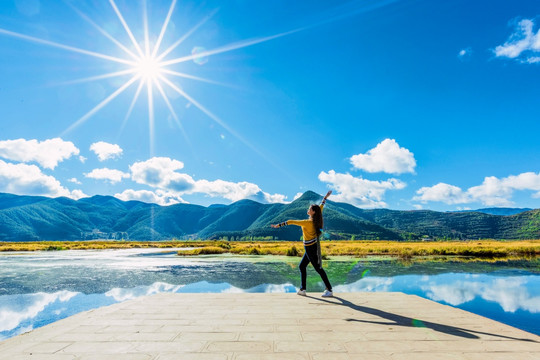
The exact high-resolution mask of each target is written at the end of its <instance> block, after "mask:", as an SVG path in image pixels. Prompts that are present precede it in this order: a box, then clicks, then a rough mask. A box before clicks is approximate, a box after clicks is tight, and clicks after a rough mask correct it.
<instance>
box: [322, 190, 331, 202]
mask: <svg viewBox="0 0 540 360" xmlns="http://www.w3.org/2000/svg"><path fill="white" fill-rule="evenodd" d="M330 194H332V190H329V191H328V192H327V193H326V195H324V200H326V199H328V197H329V196H330Z"/></svg>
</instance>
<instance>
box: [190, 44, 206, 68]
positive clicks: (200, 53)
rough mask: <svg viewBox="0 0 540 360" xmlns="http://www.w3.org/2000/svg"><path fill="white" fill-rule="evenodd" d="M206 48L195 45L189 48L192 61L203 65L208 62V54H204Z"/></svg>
mask: <svg viewBox="0 0 540 360" xmlns="http://www.w3.org/2000/svg"><path fill="white" fill-rule="evenodd" d="M205 52H206V49H205V48H203V47H202V46H195V47H194V48H193V50H191V55H193V62H194V63H195V64H197V65H204V64H206V63H207V62H208V56H207V55H204V53H205Z"/></svg>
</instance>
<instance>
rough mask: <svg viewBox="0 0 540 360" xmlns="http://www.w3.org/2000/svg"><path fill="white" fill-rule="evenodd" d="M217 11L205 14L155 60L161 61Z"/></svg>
mask: <svg viewBox="0 0 540 360" xmlns="http://www.w3.org/2000/svg"><path fill="white" fill-rule="evenodd" d="M216 13H217V9H216V10H214V11H212V12H211V13H210V14H209V15H207V16H206V17H205V18H204V19H202V20H201V21H199V23H198V24H197V25H195V26H194V27H192V28H191V29H190V30H189V31H188V32H187V33H185V34H184V36H182V37H181V38H180V39H178V40H177V41H176V42H175V43H174V44H172V45H171V46H169V47H168V48H167V50H165V51H164V52H162V53H161V54H160V55H159V56H158V57H157V58H156V61H161V60H162V59H163V58H164V57H165V56H167V55H169V53H170V52H171V51H173V50H174V49H176V47H177V46H178V45H180V44H181V43H182V42H183V41H184V40H186V39H187V38H188V37H189V36H191V34H193V33H194V32H195V31H196V30H197V29H198V28H200V27H201V26H202V25H204V24H205V23H206V22H207V21H208V20H210V19H211V18H212V16H214V15H215V14H216Z"/></svg>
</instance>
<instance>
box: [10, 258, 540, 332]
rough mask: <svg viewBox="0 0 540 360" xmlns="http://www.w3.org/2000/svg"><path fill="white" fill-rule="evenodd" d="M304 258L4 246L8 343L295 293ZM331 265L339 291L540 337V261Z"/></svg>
mask: <svg viewBox="0 0 540 360" xmlns="http://www.w3.org/2000/svg"><path fill="white" fill-rule="evenodd" d="M299 262H300V258H293V257H285V256H230V255H216V256H198V257H180V256H177V255H176V250H171V249H168V250H163V249H127V250H68V251H52V252H10V253H0V340H2V339H6V338H9V337H12V336H15V335H18V334H21V333H24V332H27V331H30V330H32V329H34V328H37V327H40V326H43V325H46V324H49V323H52V322H54V321H57V320H59V319H62V318H65V317H68V316H70V315H73V314H76V313H78V312H81V311H85V310H89V309H93V308H97V307H101V306H106V305H110V304H113V303H116V302H119V301H125V300H129V299H133V298H136V297H139V296H145V295H151V294H156V293H159V292H176V293H200V292H207V293H223V292H237V293H239V292H259V293H264V292H296V290H297V288H296V286H298V285H299V281H300V274H299V271H298V268H297V266H298V263H299ZM324 263H325V269H326V272H327V274H328V276H329V278H330V281H331V282H332V285H333V286H334V292H336V293H339V292H351V291H385V292H387V291H400V292H404V293H406V294H414V295H418V296H421V297H424V298H427V299H431V300H433V301H437V302H439V303H442V304H446V305H450V306H454V307H457V308H460V309H464V310H467V311H470V312H473V313H476V314H479V315H482V316H485V317H488V318H491V319H494V320H497V321H500V322H503V323H506V324H509V325H512V326H514V327H517V328H520V329H523V330H526V331H529V332H532V333H534V334H537V335H540V260H539V259H535V260H531V261H498V262H493V263H490V262H458V261H448V260H446V261H432V260H426V259H423V260H422V259H420V260H419V261H408V262H402V261H397V260H396V259H392V258H389V257H367V258H351V257H334V258H330V259H329V260H326V261H325V262H324ZM308 271H309V272H308V293H318V292H322V290H324V285H323V284H322V282H321V280H320V278H319V277H318V275H317V273H315V271H314V270H313V268H311V266H310V267H309V268H308ZM418 317H419V318H421V314H419V315H418Z"/></svg>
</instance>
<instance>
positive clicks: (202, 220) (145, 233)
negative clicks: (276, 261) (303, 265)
mask: <svg viewBox="0 0 540 360" xmlns="http://www.w3.org/2000/svg"><path fill="white" fill-rule="evenodd" d="M321 199H322V196H321V195H319V194H316V193H314V192H312V191H307V192H306V193H304V194H303V195H302V196H301V197H300V198H298V199H296V200H295V201H293V202H292V203H290V204H261V203H258V202H255V201H251V200H241V201H237V202H235V203H233V204H230V205H211V206H209V207H204V206H199V205H192V204H176V205H171V206H159V205H155V204H147V203H143V202H140V201H121V200H119V199H117V198H114V197H112V196H93V197H90V198H84V199H80V200H77V201H76V200H72V199H68V198H54V199H52V198H46V197H37V196H18V195H12V194H2V193H0V240H1V241H29V240H80V239H94V238H101V239H102V238H107V239H132V240H164V239H172V238H177V239H196V238H202V239H216V238H223V237H226V238H228V239H249V238H252V237H257V238H260V237H265V238H268V239H282V240H299V239H300V236H301V231H300V229H299V228H298V227H297V226H287V227H282V228H280V229H272V228H270V224H272V223H279V222H282V221H285V220H288V219H305V218H306V217H307V215H306V210H307V208H308V206H309V205H310V204H312V203H318V202H320V200H321ZM481 210H483V211H480V210H476V211H462V212H436V211H429V210H415V211H397V210H388V209H372V210H365V209H359V208H357V207H355V206H353V205H350V204H347V203H338V202H333V201H328V202H327V205H326V207H325V210H324V221H325V238H329V239H351V238H356V239H381V240H408V239H420V238H421V237H423V236H425V235H428V236H430V237H436V238H445V239H479V238H492V239H531V238H535V239H537V238H540V210H528V209H505V210H504V209H498V208H497V209H481ZM517 210H523V211H519V212H518V211H517ZM489 211H491V212H495V211H501V212H502V213H503V214H502V215H505V216H502V215H493V214H490V213H489ZM511 211H516V213H515V214H512V215H508V214H510V212H511Z"/></svg>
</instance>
